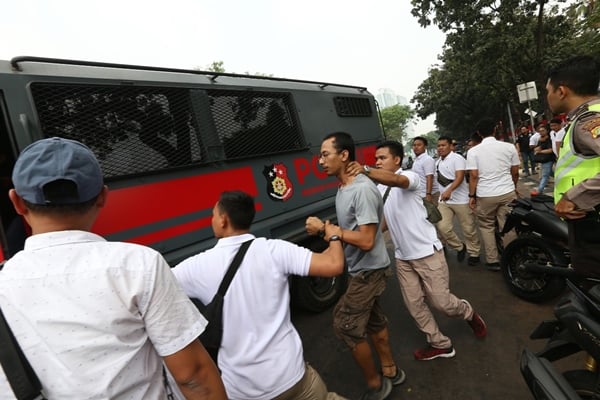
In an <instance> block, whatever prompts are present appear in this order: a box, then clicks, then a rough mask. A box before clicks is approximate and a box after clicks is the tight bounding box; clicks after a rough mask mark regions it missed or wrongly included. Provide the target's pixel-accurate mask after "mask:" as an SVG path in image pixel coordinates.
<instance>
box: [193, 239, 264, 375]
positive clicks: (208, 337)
mask: <svg viewBox="0 0 600 400" xmlns="http://www.w3.org/2000/svg"><path fill="white" fill-rule="evenodd" d="M252 240H254V239H251V240H248V241H246V242H244V243H242V245H241V246H240V248H239V250H238V252H237V254H236V255H235V257H234V258H233V261H232V262H231V265H229V269H228V270H227V272H226V273H225V276H224V277H223V280H222V281H221V285H220V286H219V290H218V291H217V293H215V296H214V297H213V299H212V300H211V301H210V303H208V304H206V305H204V303H202V302H201V301H200V300H198V299H195V298H192V299H191V300H192V302H193V303H194V304H195V305H196V307H198V310H200V313H202V315H203V316H204V318H206V319H207V320H208V325H207V326H206V329H205V330H204V332H202V334H201V335H200V341H201V342H202V345H203V346H204V348H205V349H206V351H208V354H210V356H211V357H212V359H213V361H214V362H215V365H218V364H217V357H218V355H219V348H220V347H221V340H222V339H223V302H224V298H225V293H227V289H229V285H230V284H231V281H232V280H233V277H234V275H235V273H236V272H237V270H238V268H239V266H240V264H241V263H242V260H243V259H244V256H245V255H246V251H248V247H250V244H252Z"/></svg>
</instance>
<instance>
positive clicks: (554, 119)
mask: <svg viewBox="0 0 600 400" xmlns="http://www.w3.org/2000/svg"><path fill="white" fill-rule="evenodd" d="M550 123H551V124H562V120H561V119H560V118H552V119H551V120H550Z"/></svg>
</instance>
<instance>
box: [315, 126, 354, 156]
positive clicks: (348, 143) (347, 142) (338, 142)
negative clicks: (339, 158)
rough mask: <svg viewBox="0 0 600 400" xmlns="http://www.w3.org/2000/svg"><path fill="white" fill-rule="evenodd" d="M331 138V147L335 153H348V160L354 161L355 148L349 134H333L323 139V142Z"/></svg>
mask: <svg viewBox="0 0 600 400" xmlns="http://www.w3.org/2000/svg"><path fill="white" fill-rule="evenodd" d="M331 138H333V147H335V151H337V152H338V153H341V152H342V151H344V150H347V151H348V160H349V161H354V160H356V146H355V145H354V139H353V138H352V136H351V135H350V134H349V133H346V132H333V133H330V134H329V135H327V136H325V137H324V138H323V142H324V141H326V140H329V139H331Z"/></svg>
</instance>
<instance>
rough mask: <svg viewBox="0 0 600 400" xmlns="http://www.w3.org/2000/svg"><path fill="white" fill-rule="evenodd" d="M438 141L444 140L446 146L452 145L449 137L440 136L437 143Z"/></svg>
mask: <svg viewBox="0 0 600 400" xmlns="http://www.w3.org/2000/svg"><path fill="white" fill-rule="evenodd" d="M440 140H445V141H446V142H448V144H452V140H453V139H452V138H451V137H450V136H440V137H439V138H438V142H439V141H440Z"/></svg>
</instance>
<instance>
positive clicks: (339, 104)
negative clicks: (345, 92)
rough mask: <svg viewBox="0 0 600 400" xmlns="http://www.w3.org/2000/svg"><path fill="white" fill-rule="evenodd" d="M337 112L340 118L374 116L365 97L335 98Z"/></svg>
mask: <svg viewBox="0 0 600 400" xmlns="http://www.w3.org/2000/svg"><path fill="white" fill-rule="evenodd" d="M333 102H334V104H335V111H336V112H337V115H339V116H340V117H370V116H371V115H373V110H372V108H371V103H370V102H369V99H367V98H365V97H341V96H337V97H334V98H333Z"/></svg>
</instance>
